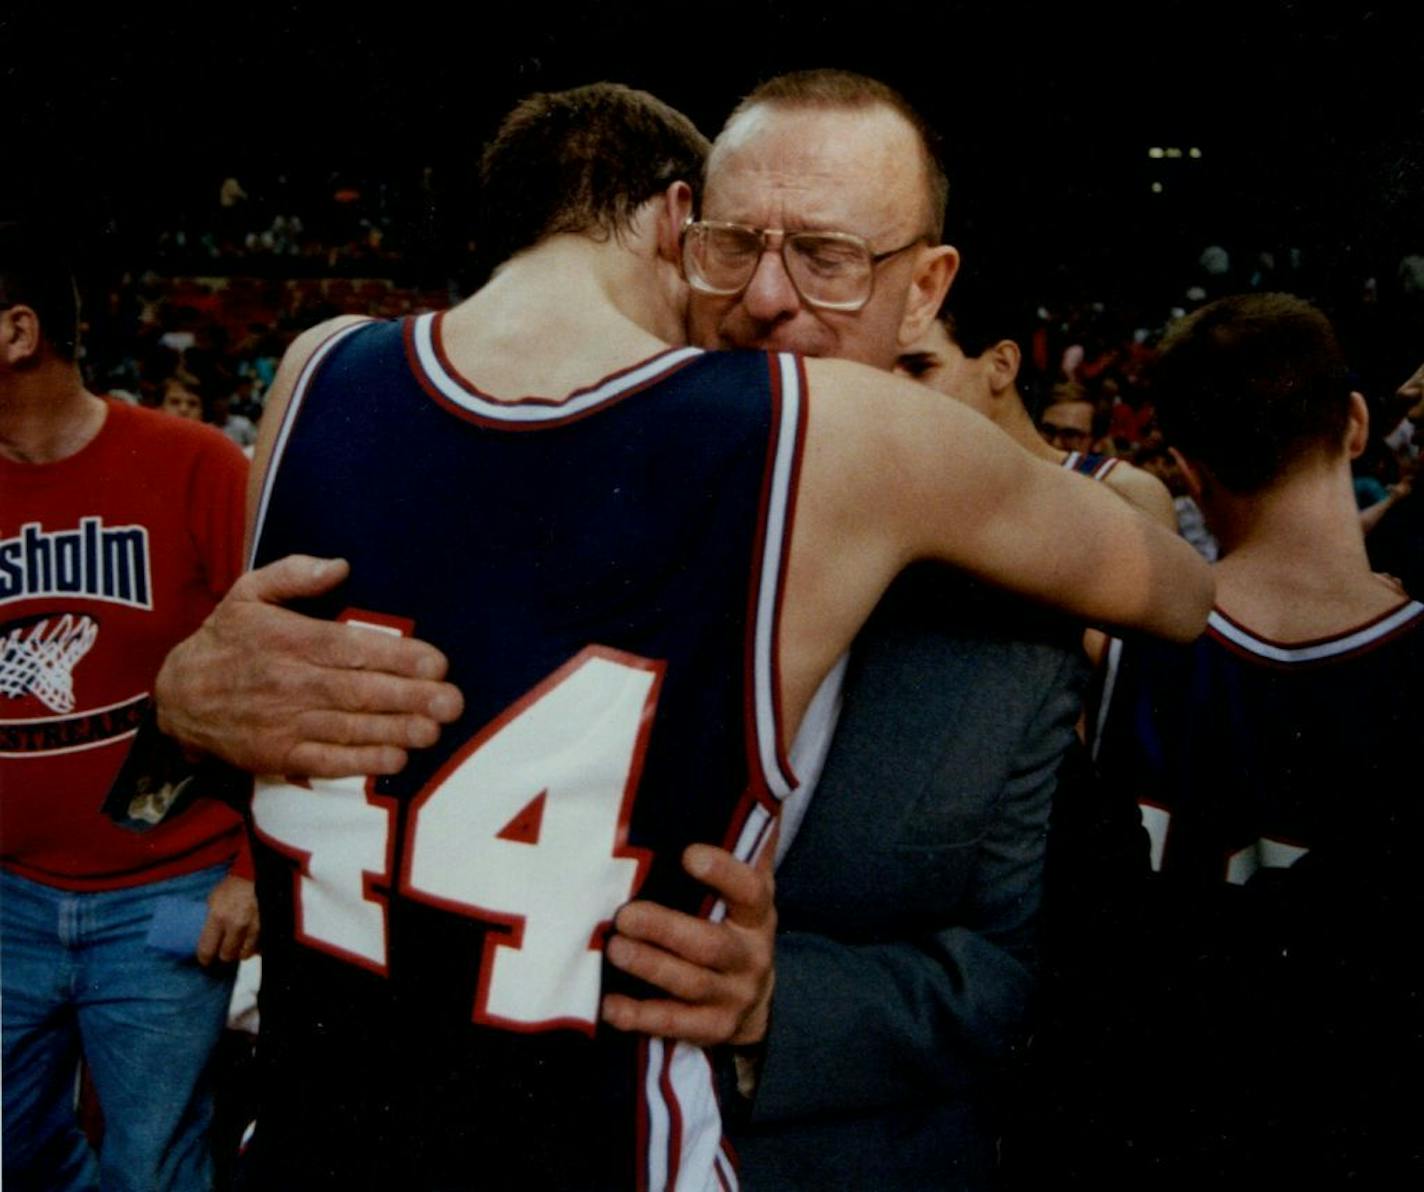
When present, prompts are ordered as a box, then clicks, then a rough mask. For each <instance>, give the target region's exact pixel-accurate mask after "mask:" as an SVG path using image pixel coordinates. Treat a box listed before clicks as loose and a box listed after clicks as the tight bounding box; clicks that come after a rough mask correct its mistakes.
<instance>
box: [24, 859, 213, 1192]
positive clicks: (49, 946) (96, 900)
mask: <svg viewBox="0 0 1424 1192" xmlns="http://www.w3.org/2000/svg"><path fill="white" fill-rule="evenodd" d="M223 874H224V869H223V868H222V867H219V868H216V869H205V870H201V871H199V872H198V873H192V874H187V875H185V876H183V877H177V878H170V879H169V880H167V881H162V882H154V883H152V884H150V885H146V886H137V887H133V888H131V889H127V890H106V891H102V892H98V893H86V894H78V893H74V892H72V891H68V890H60V889H56V888H55V887H53V886H44V885H39V884H37V883H35V882H31V881H27V880H25V879H24V878H21V877H16V876H15V875H14V874H12V873H6V872H4V871H0V995H3V998H4V1002H3V1008H2V1009H0V1028H3V1029H0V1035H3V1044H4V1119H5V1163H4V1184H5V1188H6V1189H7V1190H8V1192H26V1190H28V1189H36V1190H38V1189H44V1190H46V1192H54V1190H61V1192H70V1190H72V1189H73V1190H77V1189H94V1188H99V1187H103V1188H104V1189H105V1192H118V1190H120V1189H134V1190H135V1192H139V1190H142V1192H159V1190H161V1192H167V1190H170V1189H171V1190H175V1192H189V1190H192V1192H207V1190H208V1189H210V1188H211V1187H212V1156H211V1153H210V1150H209V1146H208V1127H209V1125H210V1124H211V1121H212V1095H211V1089H210V1087H209V1080H208V1071H207V1069H208V1061H209V1059H210V1057H211V1056H212V1053H213V1048H214V1047H215V1046H216V1044H217V1041H218V1038H219V1036H220V1035H221V1033H222V1029H223V1024H224V1022H225V1020H226V1017H227V1004H228V997H229V993H230V990H231V988H232V979H233V968H232V966H231V965H224V966H219V967H218V970H217V971H209V970H207V969H204V968H202V967H201V966H200V965H199V964H198V963H197V961H196V960H195V959H194V958H193V957H192V956H191V955H189V956H187V957H186V958H185V957H182V956H177V955H174V954H172V953H170V952H164V951H160V950H158V949H156V948H154V947H153V946H151V945H150V944H149V943H148V942H147V938H146V937H147V935H148V929H149V924H150V921H151V920H152V918H153V914H154V909H155V906H156V905H157V904H158V902H159V900H161V899H164V898H173V897H176V898H184V899H190V900H195V901H202V900H203V899H205V898H206V897H207V895H208V892H209V891H210V890H211V889H212V888H213V886H215V885H216V884H217V883H218V881H219V880H220V879H221V878H222V877H223ZM81 1052H82V1053H83V1055H84V1058H85V1059H86V1060H87V1061H88V1064H89V1070H90V1074H91V1075H92V1076H93V1079H94V1087H95V1089H96V1091H97V1092H98V1095H99V1107H100V1109H101V1110H102V1111H103V1114H104V1141H103V1146H102V1147H101V1149H100V1153H99V1155H98V1156H97V1158H96V1156H95V1155H94V1152H93V1149H92V1148H91V1147H90V1146H89V1143H88V1142H87V1140H86V1139H85V1137H84V1135H83V1133H82V1132H81V1131H80V1129H79V1126H78V1122H77V1121H76V1118H75V1114H74V1089H75V1074H76V1071H77V1061H78V1058H79V1055H80V1053H81Z"/></svg>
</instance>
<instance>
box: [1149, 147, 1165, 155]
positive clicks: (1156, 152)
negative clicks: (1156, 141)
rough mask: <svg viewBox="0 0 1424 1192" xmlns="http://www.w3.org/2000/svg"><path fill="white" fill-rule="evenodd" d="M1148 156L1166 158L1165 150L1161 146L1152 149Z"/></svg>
mask: <svg viewBox="0 0 1424 1192" xmlns="http://www.w3.org/2000/svg"><path fill="white" fill-rule="evenodd" d="M1147 156H1148V157H1165V156H1166V154H1165V153H1164V151H1163V149H1162V147H1161V146H1160V145H1153V146H1152V148H1151V149H1149V150H1148V151H1147Z"/></svg>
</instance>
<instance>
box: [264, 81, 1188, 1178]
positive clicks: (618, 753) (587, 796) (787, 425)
mask: <svg viewBox="0 0 1424 1192" xmlns="http://www.w3.org/2000/svg"><path fill="white" fill-rule="evenodd" d="M703 152H705V142H703V141H702V139H701V138H700V137H699V136H698V135H697V134H696V133H695V130H693V129H692V128H691V126H690V125H688V124H687V122H686V121H685V120H684V119H683V118H682V117H680V116H679V115H677V114H676V113H674V112H672V111H671V110H669V109H667V108H666V107H665V106H664V105H662V104H660V103H658V102H657V101H656V100H653V99H652V98H651V97H649V96H646V95H643V94H641V93H636V92H629V91H627V90H626V89H623V88H619V87H614V86H610V85H600V86H596V87H591V88H582V89H579V90H577V91H574V92H566V93H561V94H558V95H550V96H538V97H535V98H534V99H532V100H530V101H527V102H526V103H525V104H523V105H521V106H520V107H519V108H518V109H516V111H515V113H513V114H512V115H511V117H510V118H509V119H508V120H507V121H506V123H505V125H504V127H503V128H502V130H501V133H500V135H499V137H498V138H497V139H496V142H495V143H494V145H493V146H492V148H491V150H490V151H489V152H488V153H487V156H486V160H485V167H484V187H483V190H484V195H485V199H486V214H487V216H489V215H491V214H493V213H497V218H496V219H494V220H493V222H490V223H489V224H488V226H487V227H486V229H485V230H484V234H483V235H482V237H481V242H482V243H483V244H484V245H485V246H486V248H487V250H488V251H490V252H491V254H492V256H494V257H495V258H503V263H502V264H501V265H500V266H499V268H497V269H496V271H495V273H494V276H493V277H492V279H491V281H490V282H489V284H488V285H487V286H486V287H484V288H483V289H482V290H480V291H479V292H478V293H476V294H475V295H474V296H473V297H472V298H471V299H470V300H469V301H467V302H466V303H464V304H462V305H461V306H460V307H457V308H455V309H454V310H452V311H450V312H448V313H446V314H444V315H441V316H429V317H423V318H420V319H417V320H412V321H409V322H407V323H404V324H376V323H368V322H366V321H364V320H338V321H336V322H335V323H332V324H328V325H326V326H324V327H322V328H318V329H316V330H314V331H313V332H311V333H308V334H307V335H306V336H305V337H303V338H302V339H301V340H299V341H298V343H297V344H296V345H294V348H293V351H292V352H291V353H290V354H289V357H288V359H287V361H286V362H285V364H284V366H283V369H282V371H281V374H280V376H279V379H278V382H277V384H276V386H275V388H274V397H273V401H274V403H275V404H273V405H271V406H269V414H268V417H267V419H265V420H264V431H263V435H264V438H263V442H262V443H261V444H260V446H259V453H258V460H259V466H260V467H263V466H265V465H266V464H268V463H270V465H271V470H270V471H269V472H267V473H266V474H265V480H264V482H263V483H262V485H261V487H260V489H259V490H257V491H256V492H254V498H255V501H256V503H255V507H254V509H253V514H254V536H255V550H254V561H255V562H258V563H261V562H264V561H266V560H267V559H269V558H274V557H278V556H281V555H285V554H289V553H291V552H293V551H297V550H305V551H308V552H311V553H320V554H328V555H337V554H339V555H341V556H343V557H345V558H348V559H350V560H351V563H352V568H351V574H350V579H349V581H348V582H347V583H346V584H345V585H344V586H343V587H342V588H341V589H339V590H338V591H337V592H335V593H333V594H331V595H330V596H328V597H324V598H322V599H321V600H318V601H315V602H313V603H312V604H310V605H308V606H307V607H308V609H309V610H311V611H317V612H319V613H322V614H323V615H327V616H331V617H341V618H343V619H345V620H347V621H355V622H358V623H361V624H363V625H364V626H366V627H367V628H366V629H365V630H364V632H363V634H362V635H360V636H364V637H368V638H371V639H373V640H374V639H384V638H386V637H391V638H394V637H396V636H398V635H401V634H404V633H414V634H418V635H422V636H428V637H429V638H430V639H431V640H433V641H434V642H436V643H437V645H439V646H440V647H441V648H442V649H443V650H444V651H445V654H446V655H447V656H448V657H449V659H450V662H451V672H450V674H451V678H452V679H453V680H455V681H456V682H458V683H459V684H460V685H461V686H462V687H463V689H464V691H465V695H466V699H467V706H466V708H465V710H464V712H463V714H462V715H461V716H459V717H457V718H456V719H455V721H454V723H453V724H451V725H450V726H449V727H447V728H446V730H445V731H444V733H443V734H442V737H441V742H440V744H439V745H438V746H436V747H435V748H433V749H431V750H429V751H428V752H422V753H421V754H419V755H416V756H413V757H412V759H411V764H410V765H409V766H407V768H406V769H405V770H404V771H403V772H402V773H401V774H400V775H399V776H398V777H396V778H393V779H389V780H381V781H378V780H376V779H359V778H358V779H350V780H338V781H336V782H328V783H322V782H317V783H313V784H311V785H310V786H308V785H305V784H302V783H294V782H288V781H285V780H281V779H267V780H264V781H262V782H261V783H260V784H259V788H258V791H257V794H256V797H255V799H254V821H255V825H256V828H257V831H258V834H259V836H260V838H261V839H262V840H263V842H264V845H265V847H264V848H263V849H262V850H260V856H259V862H260V865H259V882H260V885H261V889H262V899H263V907H264V916H265V917H266V919H267V933H268V934H267V939H268V943H267V945H266V951H265V962H264V968H265V972H264V1007H263V1014H264V1018H263V1030H264V1033H265V1034H266V1039H267V1042H266V1044H265V1045H264V1056H263V1063H264V1065H265V1070H266V1088H267V1098H268V1099H267V1102H266V1108H265V1109H264V1111H263V1116H262V1117H261V1118H260V1119H259V1126H258V1132H257V1135H256V1138H255V1139H254V1142H253V1148H252V1157H253V1160H254V1163H255V1164H256V1168H255V1172H254V1174H255V1176H256V1178H257V1180H258V1183H259V1184H260V1185H261V1186H264V1187H281V1186H303V1187H307V1186H313V1185H314V1184H315V1185H321V1184H323V1183H327V1184H329V1183H341V1182H343V1181H346V1182H349V1181H350V1180H351V1179H352V1178H354V1177H355V1175H356V1173H358V1172H359V1173H360V1178H362V1179H370V1178H373V1173H376V1175H379V1174H380V1173H382V1172H387V1173H389V1174H390V1175H391V1176H392V1178H396V1179H399V1180H403V1181H404V1182H405V1183H406V1184H407V1186H464V1185H466V1184H476V1183H478V1182H479V1181H480V1180H481V1179H483V1178H487V1177H488V1175H489V1173H490V1171H491V1170H496V1171H504V1170H518V1171H521V1172H523V1173H524V1175H525V1177H526V1178H528V1179H529V1180H530V1181H531V1182H535V1183H538V1182H541V1181H542V1182H544V1183H547V1184H572V1185H574V1186H605V1185H612V1186H628V1185H636V1186H649V1187H663V1186H681V1185H682V1184H683V1183H686V1184H687V1185H688V1186H698V1187H702V1186H707V1185H709V1184H710V1183H712V1182H714V1181H716V1180H717V1179H722V1180H724V1181H730V1180H731V1179H733V1178H734V1176H733V1173H732V1170H731V1168H730V1166H729V1164H728V1162H727V1158H726V1155H725V1153H724V1151H723V1149H722V1145H721V1136H720V1128H719V1125H718V1115H717V1112H716V1107H715V1097H714V1093H713V1088H712V1079H711V1072H710V1069H709V1066H708V1064H707V1061H706V1059H705V1057H704V1056H703V1055H702V1053H701V1052H700V1051H698V1050H697V1049H696V1048H692V1047H690V1046H688V1045H686V1044H673V1043H671V1042H664V1041H662V1040H658V1039H651V1038H648V1037H646V1036H640V1035H636V1034H632V1035H630V1034H623V1033H620V1032H612V1031H604V1030H600V1029H599V1027H598V1018H599V1013H600V990H601V989H604V988H609V989H611V990H613V991H614V994H613V995H614V996H615V997H617V996H620V994H622V995H626V994H628V993H632V992H635V991H634V990H633V989H632V988H631V987H629V986H628V985H627V983H626V980H620V978H619V977H618V976H617V974H615V973H614V972H613V971H612V970H609V969H607V968H606V967H604V966H603V965H602V964H601V955H600V950H599V944H600V942H601V939H602V935H603V932H604V931H605V930H606V926H607V923H608V921H609V920H610V919H611V918H612V916H613V914H614V912H615V911H616V910H617V908H618V907H619V906H620V905H622V904H623V903H625V902H626V901H627V900H628V899H629V898H630V897H631V896H632V895H633V894H634V893H635V892H639V893H641V894H642V895H644V896H646V897H647V898H649V899H652V900H654V901H657V902H659V903H662V904H663V905H667V906H673V907H680V908H681V909H683V910H684V911H691V912H696V911H697V910H699V909H701V910H702V911H703V912H705V913H711V914H713V915H716V914H718V913H719V912H718V908H717V907H715V906H708V905H706V903H707V900H706V898H705V896H704V895H703V893H702V892H701V889H700V887H698V886H696V885H694V884H693V883H691V882H689V881H688V880H687V878H686V876H685V875H684V874H683V873H682V872H681V868H680V864H679V862H680V859H681V854H682V849H683V847H684V846H685V845H686V844H687V843H688V842H689V841H690V840H699V839H700V840H721V841H722V842H723V843H724V844H725V845H726V846H727V847H728V849H730V850H731V851H732V852H733V853H734V854H735V855H738V856H741V857H750V856H752V855H755V854H756V853H757V852H758V851H759V850H760V849H761V848H763V847H764V846H765V841H766V838H767V833H768V832H769V830H770V825H771V822H772V819H773V816H774V810H775V806H776V803H777V801H778V799H779V798H780V797H781V796H783V795H784V794H786V793H787V792H788V791H789V790H790V789H791V787H792V785H794V782H795V777H794V775H793V774H791V773H790V771H789V767H788V765H787V762H786V758H785V750H786V747H787V746H788V745H789V742H790V740H791V737H792V735H793V734H794V732H795V728H796V726H797V725H798V723H799V722H800V719H801V717H802V714H803V712H804V710H805V708H806V706H807V704H808V703H809V702H810V699H811V696H812V694H813V692H814V691H815V690H816V688H817V686H818V685H819V684H820V682H821V680H822V678H823V677H824V675H825V674H826V672H827V671H828V670H829V669H830V667H831V666H832V665H833V663H834V662H835V660H836V659H837V657H838V656H839V655H840V654H841V653H842V652H843V651H844V649H845V647H846V646H847V645H848V643H849V641H850V639H851V637H852V636H853V635H854V633H855V631H856V629H857V628H858V627H859V625H860V623H861V622H862V621H863V620H864V619H865V617H866V616H867V615H868V613H869V611H870V609H871V608H872V607H873V605H874V603H875V601H876V599H877V598H878V596H879V594H880V593H881V591H883V589H884V588H885V586H886V585H887V584H888V583H889V581H890V580H891V579H892V578H893V576H894V574H895V573H896V572H897V571H898V570H899V569H900V568H901V566H903V565H904V564H905V563H906V562H908V561H909V560H911V559H913V558H916V557H919V556H922V555H925V556H933V557H937V558H941V559H944V560H945V561H947V562H951V563H955V564H958V565H960V566H964V567H966V568H969V569H971V570H973V571H974V572H975V573H977V574H979V575H982V576H984V577H986V578H989V579H991V580H993V581H995V582H998V583H1002V584H1007V585H1009V586H1011V587H1014V588H1015V589H1017V590H1020V591H1022V592H1024V593H1026V594H1029V595H1031V596H1035V597H1037V598H1039V599H1043V600H1052V601H1055V602H1062V603H1064V604H1065V605H1066V606H1067V607H1068V608H1070V610H1071V611H1073V612H1076V613H1078V614H1080V615H1084V616H1088V617H1092V618H1105V619H1107V620H1109V621H1112V622H1116V623H1124V622H1125V623H1129V624H1133V625H1137V626H1140V627H1143V628H1146V629H1149V630H1152V631H1156V632H1164V633H1168V634H1171V635H1173V636H1177V637H1182V636H1191V635H1193V634H1195V632H1197V629H1198V627H1199V623H1200V616H1201V615H1202V613H1203V610H1204V605H1205V602H1206V600H1207V598H1208V597H1209V587H1208V585H1207V584H1206V583H1204V582H1203V581H1204V578H1205V576H1204V568H1203V567H1202V566H1201V565H1200V564H1199V561H1198V560H1197V559H1196V558H1195V556H1194V555H1193V553H1192V552H1191V551H1190V548H1187V547H1185V546H1184V545H1182V544H1180V543H1178V542H1176V541H1175V540H1174V539H1173V538H1172V537H1171V536H1170V535H1167V534H1165V533H1164V532H1162V531H1161V530H1159V529H1158V528H1156V527H1153V526H1151V525H1150V524H1149V523H1147V522H1146V521H1145V520H1143V519H1141V518H1139V517H1138V516H1137V515H1135V514H1134V513H1132V512H1131V511H1130V510H1128V509H1127V507H1126V506H1125V505H1123V504H1122V503H1121V502H1118V501H1117V500H1116V499H1114V498H1112V497H1111V496H1109V495H1107V494H1103V493H1101V492H1100V491H1099V490H1098V489H1097V488H1096V487H1094V486H1085V485H1081V484H1078V483H1077V482H1075V481H1073V480H1072V479H1071V478H1069V477H1068V476H1067V475H1066V474H1065V473H1063V472H1062V470H1061V469H1056V468H1049V467H1045V466H1043V465H1041V464H1038V463H1036V462H1035V461H1033V460H1032V459H1031V458H1029V457H1028V456H1026V455H1025V454H1023V453H1022V452H1020V451H1019V450H1018V449H1017V448H1014V447H1013V446H1012V444H1011V443H1009V442H1008V441H1007V440H1006V439H1004V438H1003V437H1002V436H1000V435H999V434H998V432H996V431H994V430H993V428H991V427H989V426H988V425H987V424H986V423H984V422H983V421H982V420H979V419H974V418H973V417H972V416H971V415H969V414H968V413H967V412H965V411H961V410H959V409H958V408H956V407H953V406H951V405H949V404H947V403H943V402H939V401H936V400H933V399H931V398H929V397H928V396H927V395H925V394H924V393H923V392H922V391H920V390H919V389H917V388H916V387H915V386H913V385H910V384H909V383H907V382H903V381H897V380H896V379H895V378H893V377H890V376H887V375H884V374H880V373H877V372H875V371H873V370H869V369H864V368H859V367H856V366H853V365H849V364H844V363H836V362H830V361H807V362H804V364H803V363H800V362H798V361H797V360H796V359H795V358H792V357H777V356H765V355H761V354H739V353H728V354H720V353H701V352H699V351H696V350H691V349H683V348H678V347H674V346H673V345H676V344H679V343H681V341H682V334H683V332H682V328H683V325H684V317H685V305H686V288H685V283H684V282H683V278H682V273H681V269H680V264H681V262H682V259H683V253H684V248H685V244H684V240H683V229H684V226H685V224H686V222H687V218H688V216H689V214H690V212H691V207H692V201H693V195H692V191H691V189H690V187H689V186H688V184H687V183H686V182H685V181H681V179H685V178H689V177H694V178H695V177H697V176H698V174H699V172H700V165H701V155H702V153H703ZM608 161H616V162H617V163H618V171H617V176H616V177H611V176H610V175H609V173H608V171H607V170H606V169H604V165H605V163H606V162H608ZM531 178H537V179H539V180H540V183H541V184H540V186H539V187H537V188H534V187H531V185H530V182H529V180H530V179H531ZM727 248H728V246H727V245H724V244H720V243H704V244H701V245H699V246H697V247H696V248H695V249H694V250H693V251H697V252H702V253H703V254H704V255H703V256H701V257H700V258H699V259H698V265H699V267H701V268H704V269H706V270H708V271H709V273H710V275H711V276H713V277H714V279H715V278H716V277H721V276H724V275H725V276H730V275H731V274H734V273H736V272H738V270H739V269H740V262H738V261H733V260H730V259H726V258H725V257H724V256H723V255H722V250H724V249H727ZM837 248H839V249H840V251H838V252H831V253H829V254H828V255H824V256H815V257H814V260H813V262H812V263H813V265H814V266H815V268H816V269H818V270H819V272H818V273H817V274H816V276H815V278H814V279H811V280H808V281H807V282H806V283H805V284H812V285H814V286H816V287H817V293H818V294H820V295H822V296H824V297H825V298H826V299H827V300H834V301H836V302H839V303H843V304H846V305H847V306H851V305H858V304H863V303H865V302H866V301H867V300H868V299H869V298H870V296H871V292H872V290H873V288H874V284H875V262H874V259H873V257H872V254H871V253H870V250H869V249H868V248H867V247H866V246H865V245H863V244H861V243H859V242H858V241H854V242H852V241H851V240H849V239H847V240H844V241H838V242H837ZM808 278H809V275H808ZM932 309H933V304H930V305H929V306H928V307H927V309H926V310H925V312H924V317H925V318H926V319H928V318H929V317H930V315H931V314H932ZM551 345H557V351H554V350H551ZM336 425H339V426H340V427H341V432H340V434H338V435H333V434H332V427H333V426H336ZM1065 522H1066V523H1068V524H1073V525H1075V526H1077V527H1078V528H1079V529H1080V530H1081V529H1082V528H1084V527H1086V529H1087V530H1088V531H1090V533H1091V541H1092V543H1093V545H1092V546H1091V547H1090V548H1089V549H1088V550H1087V551H1086V552H1085V551H1084V550H1083V548H1082V546H1081V545H1080V544H1079V545H1075V546H1074V547H1073V549H1071V550H1070V549H1068V545H1067V536H1066V535H1065V534H1064V533H1063V527H1064V525H1065ZM435 694H439V693H438V692H434V693H433V695H435ZM411 743H412V744H424V743H425V741H423V740H420V741H416V740H412V741H411ZM761 1009H762V1011H763V1012H764V1006H762V1007H761ZM763 1025H764V1024H762V1023H753V1024H748V1030H749V1031H750V1030H759V1029H760V1028H761V1027H762V1026H763ZM492 1151H497V1152H498V1154H492V1153H491V1152H492Z"/></svg>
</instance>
